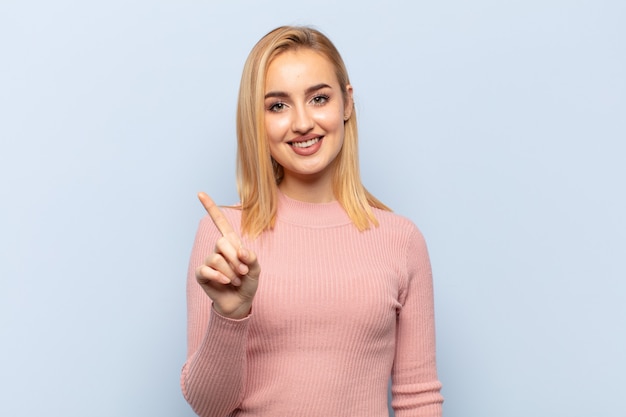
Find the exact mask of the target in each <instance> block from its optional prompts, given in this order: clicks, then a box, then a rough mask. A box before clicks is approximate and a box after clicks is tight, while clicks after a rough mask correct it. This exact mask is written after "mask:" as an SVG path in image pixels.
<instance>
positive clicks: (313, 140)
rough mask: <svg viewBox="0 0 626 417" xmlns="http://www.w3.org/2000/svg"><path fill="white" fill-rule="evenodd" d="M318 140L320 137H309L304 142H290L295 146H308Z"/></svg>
mask: <svg viewBox="0 0 626 417" xmlns="http://www.w3.org/2000/svg"><path fill="white" fill-rule="evenodd" d="M319 141H320V138H315V139H309V140H306V141H304V142H292V143H291V146H294V147H296V148H308V147H309V146H313V145H315V144H316V143H317V142H319Z"/></svg>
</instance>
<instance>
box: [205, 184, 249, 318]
mask: <svg viewBox="0 0 626 417" xmlns="http://www.w3.org/2000/svg"><path fill="white" fill-rule="evenodd" d="M198 198H199V199H200V202H201V203H202V205H203V206H204V208H205V209H206V211H207V213H209V216H211V219H212V220H213V223H214V224H215V226H216V227H217V228H218V230H219V231H220V233H221V234H222V237H220V238H219V239H218V240H217V243H216V244H215V248H214V250H213V253H211V254H210V255H209V256H208V257H207V258H206V260H205V261H204V264H203V265H200V266H199V267H198V268H196V279H197V280H198V283H199V284H200V285H201V286H202V289H204V292H206V294H207V295H208V296H209V297H210V298H211V300H213V307H214V308H215V311H217V312H218V313H219V314H221V315H222V316H225V317H229V318H233V319H240V318H244V317H246V316H247V315H248V314H249V313H250V309H251V308H252V299H253V298H254V294H255V293H256V289H257V286H258V278H259V275H260V273H261V267H260V266H259V262H258V260H257V257H256V255H255V254H254V253H253V252H252V251H251V250H249V249H246V248H244V246H243V243H242V241H241V238H240V237H239V236H238V235H237V233H235V231H234V230H233V228H232V226H231V225H230V223H229V222H228V220H227V219H226V217H224V214H223V213H222V212H221V211H220V209H219V207H217V205H216V204H215V203H214V202H213V200H211V197H209V196H208V195H207V194H205V193H199V194H198Z"/></svg>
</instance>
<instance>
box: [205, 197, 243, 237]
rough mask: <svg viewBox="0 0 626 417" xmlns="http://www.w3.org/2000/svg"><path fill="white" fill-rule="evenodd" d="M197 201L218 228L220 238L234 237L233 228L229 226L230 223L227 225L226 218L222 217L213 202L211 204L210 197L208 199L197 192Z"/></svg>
mask: <svg viewBox="0 0 626 417" xmlns="http://www.w3.org/2000/svg"><path fill="white" fill-rule="evenodd" d="M198 199H199V200H200V202H201V203H202V205H203V206H204V209H205V210H206V211H207V213H209V216H211V220H213V223H214V224H215V226H216V227H217V228H218V230H219V231H220V233H222V236H226V235H230V234H235V235H236V233H235V231H234V230H233V227H232V226H231V225H230V223H228V220H227V219H226V217H224V214H222V211H221V210H220V209H219V207H217V205H216V204H215V202H213V200H212V199H211V197H209V195H208V194H207V193H203V192H199V193H198Z"/></svg>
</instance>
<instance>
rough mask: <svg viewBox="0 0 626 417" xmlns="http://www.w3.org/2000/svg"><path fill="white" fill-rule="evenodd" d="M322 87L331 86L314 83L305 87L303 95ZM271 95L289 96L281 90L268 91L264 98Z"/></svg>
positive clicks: (278, 96)
mask: <svg viewBox="0 0 626 417" xmlns="http://www.w3.org/2000/svg"><path fill="white" fill-rule="evenodd" d="M322 88H332V87H331V86H330V85H328V84H324V83H320V84H316V85H314V86H311V87H309V88H307V89H306V90H305V91H304V93H305V95H308V94H311V93H312V92H314V91H317V90H321V89H322ZM271 97H277V98H285V97H289V94H287V93H285V92H282V91H270V92H268V93H267V94H265V98H271Z"/></svg>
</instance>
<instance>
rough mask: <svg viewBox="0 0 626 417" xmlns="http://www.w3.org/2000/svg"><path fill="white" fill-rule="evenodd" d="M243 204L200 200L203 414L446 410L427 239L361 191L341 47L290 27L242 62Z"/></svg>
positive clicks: (197, 274)
mask: <svg viewBox="0 0 626 417" xmlns="http://www.w3.org/2000/svg"><path fill="white" fill-rule="evenodd" d="M237 139H238V150H237V179H238V188H239V195H240V198H241V203H240V205H238V206H235V207H226V208H221V209H220V208H218V207H217V206H216V205H215V203H213V201H212V200H211V199H210V198H209V196H207V195H206V194H204V193H200V195H199V197H200V200H201V202H202V203H203V205H204V206H205V208H206V209H207V212H208V216H206V217H205V218H204V219H202V221H201V222H200V226H199V229H198V232H197V235H196V240H195V244H194V248H193V251H192V255H191V261H190V268H189V277H188V283H187V297H188V357H187V361H186V363H185V365H184V367H183V372H182V377H181V385H182V389H183V393H184V395H185V398H186V399H187V401H188V402H189V403H190V405H191V406H192V407H193V409H194V410H195V411H196V413H197V414H198V415H200V416H203V417H209V416H214V417H225V416H247V417H252V416H255V417H261V416H262V417H268V416H270V417H274V416H276V417H278V416H297V417H304V416H311V417H313V416H314V417H322V416H334V417H339V416H355V417H357V416H358V417H364V416H374V417H378V416H380V417H382V416H387V415H388V411H387V384H388V381H389V378H390V376H391V380H392V395H393V399H392V406H393V408H394V410H395V414H396V416H397V417H403V416H440V415H441V404H442V401H443V399H442V397H441V394H440V389H441V384H440V382H439V380H438V378H437V371H436V365H435V333H434V319H433V293H432V278H431V269H430V263H429V258H428V253H427V249H426V245H425V243H424V239H423V237H422V235H421V234H420V232H419V230H418V229H417V228H416V227H415V226H414V225H413V223H411V222H410V221H409V220H407V219H405V218H403V217H400V216H398V215H395V214H393V213H391V211H390V210H389V209H388V208H387V207H386V206H385V205H384V204H382V203H381V202H380V201H378V200H377V199H376V198H374V197H373V196H372V195H371V194H370V193H369V192H368V191H367V190H366V189H365V188H364V186H363V185H362V183H361V180H360V175H359V164H358V152H357V122H356V114H355V110H354V101H353V89H352V86H351V85H350V80H349V79H348V74H347V72H346V68H345V65H344V63H343V61H342V59H341V56H340V55H339V53H338V52H337V50H336V48H335V47H334V45H333V44H332V43H331V41H330V40H329V39H328V38H327V37H326V36H324V35H323V34H321V33H320V32H318V31H317V30H314V29H311V28H306V27H280V28H277V29H275V30H273V31H272V32H270V33H268V34H267V35H266V36H265V37H263V38H262V39H261V40H260V41H259V42H258V43H257V44H256V45H255V47H254V48H253V49H252V51H251V53H250V55H249V57H248V59H247V61H246V64H245V66H244V70H243V75H242V80H241V86H240V91H239V103H238V109H237Z"/></svg>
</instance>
